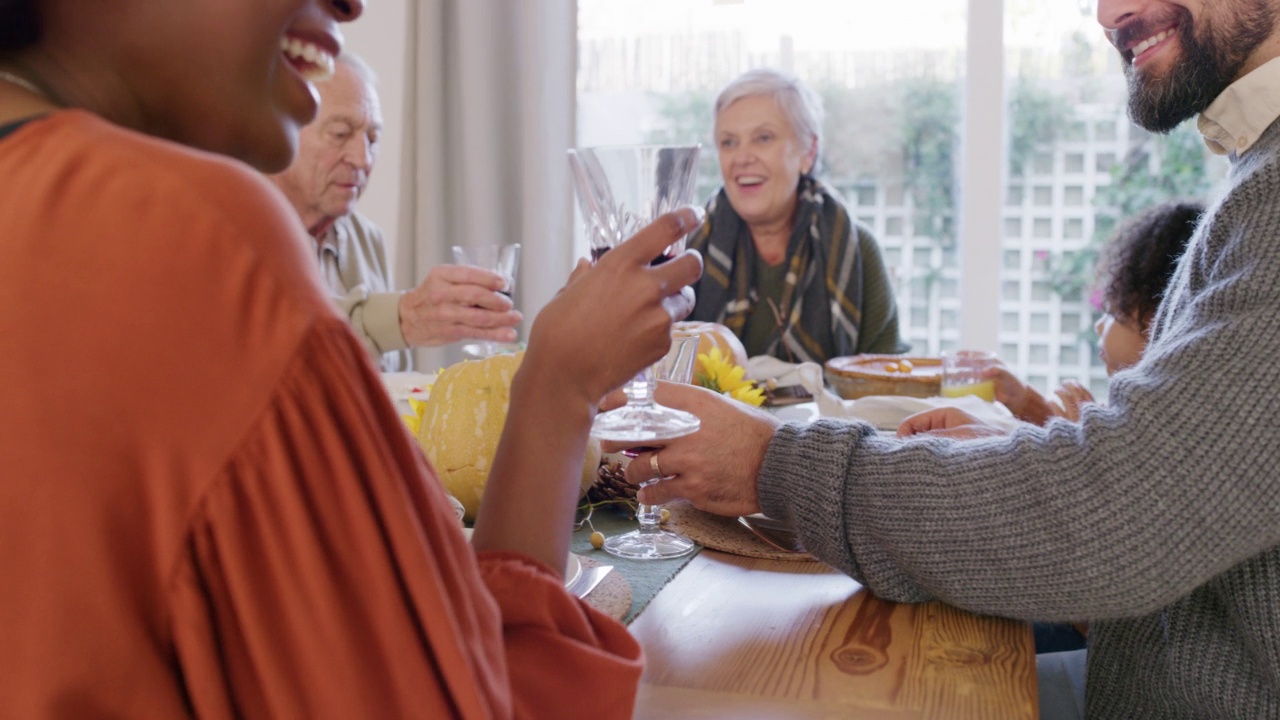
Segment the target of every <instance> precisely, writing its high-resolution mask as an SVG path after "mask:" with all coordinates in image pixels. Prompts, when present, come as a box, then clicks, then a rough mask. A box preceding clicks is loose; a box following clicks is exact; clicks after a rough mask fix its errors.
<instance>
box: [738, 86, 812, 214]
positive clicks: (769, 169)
mask: <svg viewBox="0 0 1280 720" xmlns="http://www.w3.org/2000/svg"><path fill="white" fill-rule="evenodd" d="M715 138H716V147H717V149H718V151H719V154H720V173H721V175H722V176H723V177H724V189H725V193H726V194H727V195H728V196H729V202H730V204H732V205H733V209H734V211H736V212H737V213H738V215H739V216H741V217H742V219H743V220H744V221H746V223H747V225H748V226H749V227H750V226H757V225H771V224H780V223H789V222H790V221H791V215H792V213H793V212H794V211H795V207H796V186H797V184H798V183H799V182H800V174H801V173H804V172H808V171H810V170H811V169H812V168H813V162H814V158H815V155H816V152H815V150H814V143H813V142H804V141H802V140H801V139H800V138H799V137H797V136H796V133H795V130H794V129H793V128H792V127H791V121H790V120H789V119H788V118H787V116H786V114H785V113H784V112H783V111H782V108H781V107H779V105H778V103H777V102H775V101H774V99H773V98H771V97H768V96H766V95H748V96H747V97H744V98H742V99H740V100H736V101H734V102H733V103H732V104H731V105H729V106H728V107H726V108H724V109H723V110H721V111H720V114H719V115H717V116H716V127H715Z"/></svg>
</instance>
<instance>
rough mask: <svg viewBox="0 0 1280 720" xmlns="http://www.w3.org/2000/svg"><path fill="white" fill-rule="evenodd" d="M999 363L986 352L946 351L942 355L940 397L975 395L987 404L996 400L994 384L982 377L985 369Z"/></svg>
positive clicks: (992, 355)
mask: <svg viewBox="0 0 1280 720" xmlns="http://www.w3.org/2000/svg"><path fill="white" fill-rule="evenodd" d="M998 363H999V360H997V359H996V354H995V353H993V352H987V351H986V350H947V351H945V352H943V353H942V396H943V397H951V398H954V397H961V396H963V395H977V396H978V397H980V398H982V399H983V400H986V401H987V402H994V401H995V399H996V383H995V381H994V380H988V379H987V378H985V377H983V374H984V373H985V372H986V371H987V368H990V367H994V366H995V365H997V364H998Z"/></svg>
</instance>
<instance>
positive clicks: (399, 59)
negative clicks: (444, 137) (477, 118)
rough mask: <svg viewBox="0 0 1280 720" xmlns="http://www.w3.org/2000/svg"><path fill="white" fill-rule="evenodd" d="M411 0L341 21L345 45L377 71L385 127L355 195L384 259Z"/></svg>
mask: <svg viewBox="0 0 1280 720" xmlns="http://www.w3.org/2000/svg"><path fill="white" fill-rule="evenodd" d="M412 1H413V0H374V1H373V2H369V3H367V4H366V9H365V12H364V15H363V16H362V17H361V18H360V19H359V20H357V21H355V22H354V23H351V24H349V25H345V26H343V28H342V32H343V34H344V35H346V39H347V44H346V47H347V49H348V50H350V51H351V52H354V53H355V54H357V55H359V56H360V57H362V58H364V59H365V61H366V62H368V63H369V65H370V66H372V67H373V70H374V72H376V73H377V74H378V96H379V98H380V99H381V101H382V119H383V123H384V125H385V128H384V130H383V133H382V141H381V142H380V143H379V145H380V146H381V147H380V149H379V150H378V164H377V166H376V167H375V168H374V170H373V175H372V177H371V178H370V180H369V187H368V188H367V189H366V190H365V193H364V196H363V197H362V198H360V204H359V206H358V207H359V209H360V212H362V213H364V214H365V215H367V216H368V217H369V218H370V219H371V220H373V221H374V222H375V223H377V225H378V227H380V228H382V232H383V234H384V236H385V237H386V239H387V257H388V258H394V257H396V242H397V240H398V238H397V237H396V231H397V226H398V224H399V218H400V189H399V180H400V158H401V156H402V154H403V153H402V148H403V142H402V141H403V138H404V134H405V133H404V127H403V117H404V103H403V102H402V100H403V97H404V78H405V48H406V41H407V29H406V28H407V26H408V19H407V17H408V15H407V10H408V3H409V2H412Z"/></svg>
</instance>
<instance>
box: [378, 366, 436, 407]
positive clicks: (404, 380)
mask: <svg viewBox="0 0 1280 720" xmlns="http://www.w3.org/2000/svg"><path fill="white" fill-rule="evenodd" d="M435 381H436V376H435V373H420V372H387V373H382V384H383V386H384V387H386V388H387V394H388V395H390V396H391V399H392V400H395V401H396V402H400V401H402V400H404V401H407V400H408V399H409V396H410V395H412V396H413V397H415V398H418V399H419V400H425V399H426V398H427V394H426V392H425V391H424V392H414V390H415V389H416V388H425V387H427V386H428V385H430V384H431V383H433V382H435Z"/></svg>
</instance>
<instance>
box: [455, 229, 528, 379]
mask: <svg viewBox="0 0 1280 720" xmlns="http://www.w3.org/2000/svg"><path fill="white" fill-rule="evenodd" d="M453 261H454V262H455V263H457V264H458V265H470V266H471V267H478V268H484V269H485V270H492V271H493V272H496V273H498V274H499V275H501V276H502V277H504V278H506V279H507V284H506V286H504V287H503V288H502V289H501V290H499V291H498V292H500V293H502V294H503V295H506V296H507V297H511V294H512V293H513V292H515V289H516V271H517V270H518V269H519V268H520V243H507V244H505V245H475V246H472V247H463V246H462V245H454V246H453ZM507 350H508V346H506V345H504V344H502V343H496V342H493V341H491V340H482V341H480V342H475V343H467V344H466V345H463V346H462V352H464V353H466V354H467V355H469V356H471V357H476V358H486V357H489V356H490V355H497V354H498V353H500V352H506V351H507Z"/></svg>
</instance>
